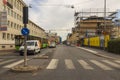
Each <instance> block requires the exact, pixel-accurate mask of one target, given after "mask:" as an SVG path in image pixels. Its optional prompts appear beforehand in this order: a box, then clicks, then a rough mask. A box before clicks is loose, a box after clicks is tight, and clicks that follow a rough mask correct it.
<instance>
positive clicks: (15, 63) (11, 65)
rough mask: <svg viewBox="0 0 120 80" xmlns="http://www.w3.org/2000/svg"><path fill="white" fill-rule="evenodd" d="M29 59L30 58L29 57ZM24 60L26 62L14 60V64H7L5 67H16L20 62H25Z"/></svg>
mask: <svg viewBox="0 0 120 80" xmlns="http://www.w3.org/2000/svg"><path fill="white" fill-rule="evenodd" d="M27 60H29V59H27ZM23 62H24V60H20V61H17V62H14V63H12V64H9V65H6V66H4V68H12V67H14V66H16V65H18V64H21V63H23Z"/></svg>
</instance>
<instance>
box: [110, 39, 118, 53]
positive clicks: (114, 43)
mask: <svg viewBox="0 0 120 80" xmlns="http://www.w3.org/2000/svg"><path fill="white" fill-rule="evenodd" d="M108 51H109V52H113V53H117V54H120V38H118V39H113V40H110V41H109V42H108Z"/></svg>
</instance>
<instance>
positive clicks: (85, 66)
mask: <svg viewBox="0 0 120 80" xmlns="http://www.w3.org/2000/svg"><path fill="white" fill-rule="evenodd" d="M78 62H79V63H80V64H81V66H82V67H83V68H84V69H90V70H92V69H94V68H92V67H91V66H90V65H89V64H88V63H87V62H85V61H84V60H78Z"/></svg>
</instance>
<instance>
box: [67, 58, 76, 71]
mask: <svg viewBox="0 0 120 80" xmlns="http://www.w3.org/2000/svg"><path fill="white" fill-rule="evenodd" d="M65 65H66V67H67V69H75V66H74V65H73V62H72V60H70V59H65Z"/></svg>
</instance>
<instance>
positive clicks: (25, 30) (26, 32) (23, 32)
mask: <svg viewBox="0 0 120 80" xmlns="http://www.w3.org/2000/svg"><path fill="white" fill-rule="evenodd" d="M29 32H30V31H29V29H28V28H22V30H21V33H22V35H24V36H25V35H28V34H29Z"/></svg>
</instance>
